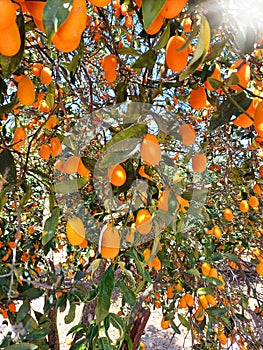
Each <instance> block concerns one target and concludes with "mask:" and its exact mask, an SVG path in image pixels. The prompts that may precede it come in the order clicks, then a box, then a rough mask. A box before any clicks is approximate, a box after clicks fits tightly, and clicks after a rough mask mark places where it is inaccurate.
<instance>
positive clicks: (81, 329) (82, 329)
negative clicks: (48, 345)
mask: <svg viewBox="0 0 263 350" xmlns="http://www.w3.org/2000/svg"><path fill="white" fill-rule="evenodd" d="M86 328H87V326H86V325H85V324H76V325H75V326H73V327H72V328H70V330H69V331H68V333H67V335H69V334H70V333H73V334H76V333H85V330H86Z"/></svg>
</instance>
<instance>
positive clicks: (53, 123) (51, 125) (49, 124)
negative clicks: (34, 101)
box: [45, 114, 58, 130]
mask: <svg viewBox="0 0 263 350" xmlns="http://www.w3.org/2000/svg"><path fill="white" fill-rule="evenodd" d="M57 123H58V119H57V116H56V115H55V114H52V115H51V116H50V117H49V118H48V120H47V121H46V122H45V127H46V128H47V129H48V130H51V129H54V128H55V126H56V125H57Z"/></svg>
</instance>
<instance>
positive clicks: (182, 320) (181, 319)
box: [178, 314, 191, 330]
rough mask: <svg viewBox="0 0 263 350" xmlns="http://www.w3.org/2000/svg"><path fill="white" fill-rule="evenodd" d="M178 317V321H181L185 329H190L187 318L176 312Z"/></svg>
mask: <svg viewBox="0 0 263 350" xmlns="http://www.w3.org/2000/svg"><path fill="white" fill-rule="evenodd" d="M178 318H179V321H180V322H181V323H182V325H183V326H184V327H185V328H186V329H188V330H189V329H190V328H191V326H190V323H189V322H188V321H187V319H186V318H185V317H184V316H183V315H181V314H178Z"/></svg>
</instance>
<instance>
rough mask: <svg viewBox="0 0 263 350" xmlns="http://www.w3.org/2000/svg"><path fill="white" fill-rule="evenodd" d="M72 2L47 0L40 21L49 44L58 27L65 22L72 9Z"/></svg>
mask: <svg viewBox="0 0 263 350" xmlns="http://www.w3.org/2000/svg"><path fill="white" fill-rule="evenodd" d="M72 3H73V0H47V2H46V5H45V7H44V11H43V15H42V20H43V25H44V28H45V33H46V35H47V38H48V41H49V42H51V40H52V38H53V36H54V34H55V33H56V32H57V31H58V29H59V27H60V26H61V25H62V24H63V23H64V22H65V21H66V19H67V18H68V16H69V13H70V11H71V9H72Z"/></svg>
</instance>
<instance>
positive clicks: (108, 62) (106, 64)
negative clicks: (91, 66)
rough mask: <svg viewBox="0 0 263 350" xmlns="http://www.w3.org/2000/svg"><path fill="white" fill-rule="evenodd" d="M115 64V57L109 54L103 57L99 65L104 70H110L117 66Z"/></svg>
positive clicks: (116, 62)
mask: <svg viewBox="0 0 263 350" xmlns="http://www.w3.org/2000/svg"><path fill="white" fill-rule="evenodd" d="M117 64H118V60H117V57H116V56H115V55H114V54H110V55H108V56H106V57H104V58H103V61H102V64H101V66H102V68H103V69H104V71H111V70H115V69H116V68H117Z"/></svg>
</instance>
